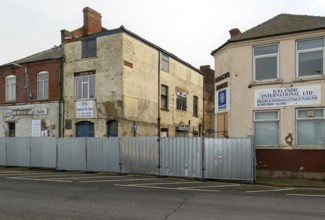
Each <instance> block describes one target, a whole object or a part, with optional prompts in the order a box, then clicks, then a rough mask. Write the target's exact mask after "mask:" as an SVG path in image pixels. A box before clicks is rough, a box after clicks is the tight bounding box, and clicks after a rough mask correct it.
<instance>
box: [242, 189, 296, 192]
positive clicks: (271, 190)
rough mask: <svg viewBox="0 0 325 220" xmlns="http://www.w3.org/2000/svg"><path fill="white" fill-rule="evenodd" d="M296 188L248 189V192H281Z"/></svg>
mask: <svg viewBox="0 0 325 220" xmlns="http://www.w3.org/2000/svg"><path fill="white" fill-rule="evenodd" d="M294 189H295V188H283V189H267V190H254V191H246V193H263V192H281V191H290V190H294Z"/></svg>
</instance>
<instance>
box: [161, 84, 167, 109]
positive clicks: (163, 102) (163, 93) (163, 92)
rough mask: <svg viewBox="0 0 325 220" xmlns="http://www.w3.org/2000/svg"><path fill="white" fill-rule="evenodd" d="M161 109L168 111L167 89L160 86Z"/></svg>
mask: <svg viewBox="0 0 325 220" xmlns="http://www.w3.org/2000/svg"><path fill="white" fill-rule="evenodd" d="M161 109H163V110H165V111H168V87H167V86H164V85H162V86H161Z"/></svg>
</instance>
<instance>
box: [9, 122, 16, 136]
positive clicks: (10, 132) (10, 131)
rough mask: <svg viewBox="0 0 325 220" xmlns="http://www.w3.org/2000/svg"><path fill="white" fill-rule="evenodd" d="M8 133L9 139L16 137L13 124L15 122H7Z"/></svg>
mask: <svg viewBox="0 0 325 220" xmlns="http://www.w3.org/2000/svg"><path fill="white" fill-rule="evenodd" d="M8 131H9V134H8V136H9V137H15V136H16V124H15V122H8Z"/></svg>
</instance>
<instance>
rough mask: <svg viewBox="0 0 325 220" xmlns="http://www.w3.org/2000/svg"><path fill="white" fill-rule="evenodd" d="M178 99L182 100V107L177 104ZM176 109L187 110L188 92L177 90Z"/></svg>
mask: <svg viewBox="0 0 325 220" xmlns="http://www.w3.org/2000/svg"><path fill="white" fill-rule="evenodd" d="M178 99H181V102H182V103H181V108H180V109H179V108H178V105H177V102H178ZM184 100H185V101H184ZM184 102H185V103H184ZM183 106H184V108H185V109H183V108H182V107H183ZM176 110H179V111H184V112H186V111H187V93H185V92H176Z"/></svg>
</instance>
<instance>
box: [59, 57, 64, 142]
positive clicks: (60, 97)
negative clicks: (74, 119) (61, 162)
mask: <svg viewBox="0 0 325 220" xmlns="http://www.w3.org/2000/svg"><path fill="white" fill-rule="evenodd" d="M58 63H59V68H58V75H59V111H58V112H59V115H58V122H59V126H58V129H59V137H63V135H62V117H63V111H62V76H61V74H62V73H61V58H59V59H58Z"/></svg>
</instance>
